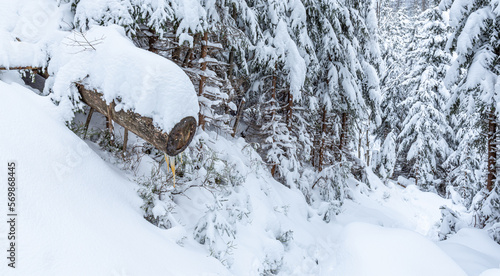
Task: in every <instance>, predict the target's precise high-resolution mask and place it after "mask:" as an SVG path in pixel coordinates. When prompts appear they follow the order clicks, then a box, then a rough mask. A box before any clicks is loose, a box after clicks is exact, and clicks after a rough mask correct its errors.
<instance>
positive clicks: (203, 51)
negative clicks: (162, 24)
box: [198, 32, 208, 130]
mask: <svg viewBox="0 0 500 276" xmlns="http://www.w3.org/2000/svg"><path fill="white" fill-rule="evenodd" d="M207 52H208V32H205V33H204V34H203V40H202V44H201V58H202V59H203V63H202V64H201V71H203V74H204V73H205V71H206V70H207V61H206V60H205V58H206V57H207ZM206 80H207V77H206V76H205V75H201V78H200V85H199V86H198V96H203V89H204V88H205V82H206ZM201 112H202V111H201V109H200V114H199V122H198V124H199V125H200V126H201V128H202V129H203V130H205V117H204V116H203V114H202V113H201Z"/></svg>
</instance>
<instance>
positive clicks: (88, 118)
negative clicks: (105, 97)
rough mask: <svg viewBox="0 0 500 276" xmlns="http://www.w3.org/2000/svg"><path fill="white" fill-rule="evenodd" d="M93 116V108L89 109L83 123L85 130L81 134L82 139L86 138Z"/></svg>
mask: <svg viewBox="0 0 500 276" xmlns="http://www.w3.org/2000/svg"><path fill="white" fill-rule="evenodd" d="M93 114H94V108H93V107H91V108H90V111H89V115H87V121H86V122H85V128H84V133H83V139H85V137H87V130H88V129H89V124H90V120H91V119H92V115H93Z"/></svg>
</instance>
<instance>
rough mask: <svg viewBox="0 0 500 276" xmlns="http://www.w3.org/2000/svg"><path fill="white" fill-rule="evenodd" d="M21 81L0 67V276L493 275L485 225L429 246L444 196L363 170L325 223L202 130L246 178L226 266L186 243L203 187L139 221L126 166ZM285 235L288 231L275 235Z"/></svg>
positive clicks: (494, 260) (202, 205) (498, 264)
mask: <svg viewBox="0 0 500 276" xmlns="http://www.w3.org/2000/svg"><path fill="white" fill-rule="evenodd" d="M19 82H20V80H19V79H18V78H17V77H16V76H14V75H13V74H12V73H0V99H1V100H0V118H1V123H0V133H1V135H0V164H3V168H2V169H1V170H0V171H1V172H2V175H4V176H5V175H6V164H7V162H8V161H15V162H17V168H18V169H17V173H18V187H19V190H18V198H17V203H18V214H19V215H18V219H19V224H18V248H17V252H18V259H17V268H16V269H11V268H9V267H7V260H6V258H5V255H6V250H7V232H8V229H7V224H6V223H1V224H0V248H1V251H2V252H4V253H3V254H4V257H2V258H1V261H0V275H258V274H259V273H264V272H265V271H267V272H272V271H273V268H279V274H280V275H353V276H357V275H384V276H387V275H398V276H399V275H436V276H438V275H439V276H444V275H450V276H459V275H471V276H476V275H481V276H492V275H500V245H498V244H496V243H495V242H493V241H492V240H491V239H490V238H489V237H488V235H487V234H486V233H485V232H484V231H481V230H477V229H462V230H460V231H459V232H458V234H456V235H454V236H452V237H451V238H450V239H449V240H447V241H442V242H440V241H437V234H436V233H437V232H436V231H437V228H436V223H437V222H438V221H439V219H440V211H439V207H440V206H441V205H448V206H450V207H451V208H454V209H460V208H461V207H460V206H455V205H453V204H452V203H451V201H449V200H444V199H442V198H440V197H438V196H437V195H435V194H430V193H423V192H420V191H418V190H417V189H416V188H415V187H413V186H410V187H408V188H406V189H404V188H402V187H399V186H397V185H395V184H392V183H389V185H388V186H386V185H384V184H383V183H381V182H380V181H379V180H378V179H377V178H376V177H375V176H374V175H369V179H370V183H371V187H372V188H371V189H370V188H368V187H367V186H366V185H364V184H360V183H357V182H355V181H352V182H351V185H352V186H353V190H354V191H355V192H354V193H353V200H350V201H347V202H346V204H345V205H344V207H343V209H344V211H343V212H342V213H341V214H340V215H339V216H337V218H336V220H335V221H333V222H330V223H325V222H324V221H323V220H322V219H321V217H320V216H319V215H318V212H317V210H316V209H314V208H312V207H310V206H309V205H307V203H306V201H305V199H304V197H303V195H302V193H301V192H300V191H298V190H296V189H288V188H286V187H284V186H283V185H281V184H279V183H277V182H275V181H274V180H273V179H272V178H271V177H269V174H268V173H265V172H264V171H263V170H262V169H261V170H258V169H255V168H254V167H252V165H251V163H252V161H251V160H249V157H248V156H247V155H245V154H243V153H242V152H243V150H242V149H243V148H245V143H244V141H242V139H239V140H233V141H228V140H226V139H224V138H221V137H219V138H217V136H216V135H212V134H210V133H208V134H205V135H206V139H208V140H210V141H212V143H213V144H214V147H215V148H220V149H224V152H226V154H227V155H228V157H227V158H232V160H233V161H234V162H237V163H238V164H239V166H238V170H239V171H240V173H241V174H243V175H244V176H245V181H244V183H243V184H242V185H241V186H240V187H239V189H238V191H237V194H238V196H239V197H240V198H241V201H242V202H245V206H247V207H248V210H249V211H251V212H250V213H249V217H248V218H247V219H245V220H243V221H241V222H238V224H237V225H236V226H235V227H236V235H235V239H234V247H233V248H232V252H231V254H230V257H228V258H230V260H228V262H230V263H231V266H230V268H228V267H227V266H224V265H222V264H221V263H220V262H219V260H217V259H215V258H213V257H210V253H209V252H208V250H207V249H206V248H205V247H203V246H202V245H200V244H199V243H198V242H196V241H195V240H194V238H193V234H192V233H193V228H194V226H195V225H196V222H197V221H198V220H199V219H200V216H201V214H203V212H204V210H205V209H206V208H207V207H206V202H207V201H208V199H209V198H210V197H211V195H210V194H209V192H207V191H206V190H204V189H190V190H189V191H188V192H187V194H186V197H183V198H182V199H180V200H178V201H177V202H176V204H177V210H176V212H175V215H176V217H177V219H178V220H179V221H181V224H179V225H177V226H175V227H172V228H171V229H168V230H162V229H159V228H157V227H155V226H153V225H152V224H150V223H149V222H147V221H146V220H145V219H143V217H142V210H141V209H140V206H141V204H142V200H141V199H140V198H139V196H138V195H137V185H136V184H135V183H133V182H132V181H131V180H130V179H131V178H130V172H127V171H123V170H121V169H120V168H118V167H117V166H116V165H114V164H113V163H110V162H107V161H105V160H107V158H106V153H104V152H101V151H100V150H99V148H98V147H97V146H96V145H95V144H93V143H91V142H84V141H82V140H81V139H80V138H79V137H78V136H77V135H75V134H74V133H73V132H72V131H71V130H69V129H68V128H67V127H66V126H65V123H64V120H63V118H62V117H63V115H62V114H61V112H60V110H59V109H58V108H56V106H54V105H53V104H52V102H51V101H50V99H49V98H47V97H42V96H39V95H37V94H36V93H35V92H34V91H32V90H30V89H28V88H26V87H24V86H23V85H20V84H18V83H19ZM146 161H147V160H146ZM146 161H143V162H146ZM145 166H146V165H145ZM146 167H147V166H146ZM1 179H2V180H0V185H1V187H0V191H2V192H1V194H0V196H1V198H2V200H1V201H0V202H1V206H0V220H2V221H6V219H7V218H6V213H7V210H6V207H7V206H6V204H4V202H5V201H4V198H6V190H7V186H6V185H7V183H6V181H5V179H6V178H5V177H2V178H1ZM287 232H288V233H292V234H293V238H291V239H289V240H288V241H287V242H280V241H278V239H277V236H280V235H283V234H284V233H287ZM263 264H266V265H265V266H263ZM266 269H267V270H266Z"/></svg>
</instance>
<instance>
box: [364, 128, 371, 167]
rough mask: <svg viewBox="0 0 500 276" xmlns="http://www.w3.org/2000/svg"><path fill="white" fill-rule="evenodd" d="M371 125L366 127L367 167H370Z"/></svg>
mask: <svg viewBox="0 0 500 276" xmlns="http://www.w3.org/2000/svg"><path fill="white" fill-rule="evenodd" d="M369 129H370V128H369V125H367V126H366V149H365V159H366V166H370V137H369Z"/></svg>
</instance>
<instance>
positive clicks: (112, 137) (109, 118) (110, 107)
mask: <svg viewBox="0 0 500 276" xmlns="http://www.w3.org/2000/svg"><path fill="white" fill-rule="evenodd" d="M115 106H116V104H115V101H112V102H111V104H110V105H108V106H107V110H106V111H107V114H106V122H107V125H106V126H107V127H108V130H109V135H110V139H109V141H110V143H111V144H112V145H113V144H114V143H115V134H114V131H113V115H112V114H113V112H114V110H115Z"/></svg>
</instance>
